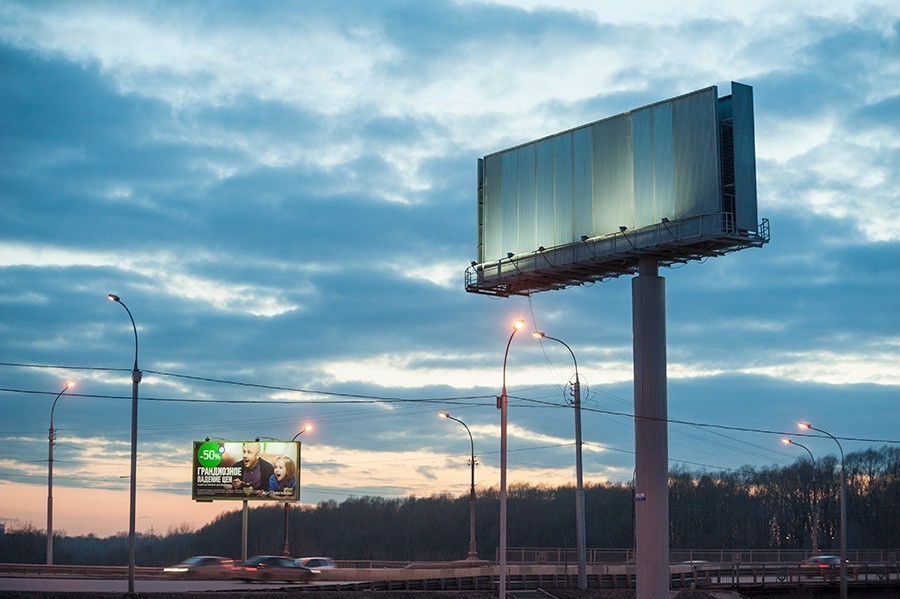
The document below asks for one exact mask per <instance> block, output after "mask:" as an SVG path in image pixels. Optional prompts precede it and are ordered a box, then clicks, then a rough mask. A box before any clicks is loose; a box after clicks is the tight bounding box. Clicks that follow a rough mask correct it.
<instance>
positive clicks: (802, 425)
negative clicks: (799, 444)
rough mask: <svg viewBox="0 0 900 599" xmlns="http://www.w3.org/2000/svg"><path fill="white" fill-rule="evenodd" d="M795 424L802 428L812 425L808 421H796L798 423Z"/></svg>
mask: <svg viewBox="0 0 900 599" xmlns="http://www.w3.org/2000/svg"><path fill="white" fill-rule="evenodd" d="M797 426H799V427H800V428H802V429H803V430H806V429H809V428H812V426H811V425H810V424H809V423H808V422H798V423H797Z"/></svg>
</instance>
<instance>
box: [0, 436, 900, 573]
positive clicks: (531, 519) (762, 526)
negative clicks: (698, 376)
mask: <svg viewBox="0 0 900 599" xmlns="http://www.w3.org/2000/svg"><path fill="white" fill-rule="evenodd" d="M844 464H845V472H846V481H847V491H846V492H847V533H848V534H847V545H848V547H849V548H853V549H891V550H896V549H898V548H900V547H898V540H900V448H897V447H893V446H884V447H882V448H880V449H868V450H865V451H860V452H856V453H850V454H848V455H847V456H846V458H845V462H844ZM814 483H815V485H814ZM814 488H815V492H813V489H814ZM252 505H253V504H251V506H252ZM634 505H635V503H634V495H633V488H632V485H631V483H630V482H629V483H625V484H621V483H603V484H590V485H586V487H585V514H586V518H585V519H586V539H587V546H588V548H630V547H633V543H634V526H633V522H634ZM814 506H815V510H814V509H813V507H814ZM475 510H476V542H477V545H478V552H479V556H480V557H481V558H483V559H494V555H495V552H496V547H497V545H498V543H499V530H500V524H499V490H498V489H497V488H489V489H481V490H480V491H479V492H478V495H477V499H476V507H475ZM507 511H508V526H507V544H508V546H509V547H560V548H561V547H574V545H575V488H574V485H573V486H561V487H551V486H546V485H533V484H514V485H511V486H510V488H509V490H508V503H507ZM816 512H817V513H818V525H817V529H818V538H817V539H816V541H817V544H818V547H819V549H820V551H822V552H836V551H837V548H838V545H839V538H840V537H839V534H840V461H839V460H838V459H836V458H835V457H833V456H827V457H825V458H822V459H820V460H817V461H816V462H812V461H811V460H808V459H800V460H798V461H797V462H795V463H793V464H792V465H789V466H786V467H776V466H772V467H762V468H754V467H751V466H746V467H744V468H741V469H739V470H734V471H721V472H705V471H701V472H692V471H689V470H687V469H674V470H672V471H671V472H670V475H669V532H670V547H671V548H672V549H695V550H702V549H724V550H729V549H803V550H811V549H812V543H813V539H812V531H813V526H814V521H815V518H814V515H815V513H816ZM241 526H242V514H241V512H240V510H237V511H233V512H228V513H224V514H221V515H219V516H218V517H217V518H216V519H215V520H213V521H212V522H210V523H209V524H207V525H205V526H203V527H202V528H200V529H197V530H194V529H192V528H191V527H190V526H189V525H187V524H183V525H181V526H178V527H174V528H172V529H170V530H169V531H168V532H166V533H165V534H158V533H150V534H139V535H138V537H137V539H136V556H137V557H136V561H137V563H138V565H139V566H161V565H168V564H173V563H176V562H178V561H180V560H181V559H183V558H185V557H187V556H190V555H225V556H231V557H239V556H240V555H241ZM283 527H284V510H283V508H282V505H280V504H279V505H271V504H267V505H263V506H259V507H251V509H250V510H249V516H248V555H254V554H280V553H281V550H282V547H283V540H284V536H283V534H284V528H283ZM288 528H289V533H290V536H289V543H290V548H291V550H292V553H293V554H294V555H301V554H302V555H328V556H331V557H334V558H335V559H339V560H340V559H342V560H400V561H443V560H453V559H462V558H464V557H465V556H466V552H467V550H468V543H469V496H468V493H466V494H463V495H460V496H451V495H444V494H441V495H432V496H430V497H414V496H411V497H406V498H403V499H385V498H382V497H368V496H367V497H358V498H351V499H347V500H345V501H343V502H341V503H337V502H335V501H326V502H323V503H320V504H318V505H316V506H305V507H303V508H302V509H301V508H299V507H294V506H291V507H290V509H289V526H288ZM53 544H54V563H57V564H81V565H124V564H126V563H127V562H128V537H127V535H126V534H125V533H119V534H118V535H115V536H111V537H104V538H100V537H96V536H94V535H86V536H72V537H70V536H62V535H59V536H56V537H55V538H54V542H53ZM45 552H46V537H45V532H44V531H43V530H41V529H38V528H36V527H34V526H33V525H24V526H18V527H16V526H8V527H7V528H6V530H5V531H4V532H3V533H2V534H0V562H6V563H44V562H45V561H46V553H45Z"/></svg>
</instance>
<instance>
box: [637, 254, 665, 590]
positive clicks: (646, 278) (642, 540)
mask: <svg viewBox="0 0 900 599" xmlns="http://www.w3.org/2000/svg"><path fill="white" fill-rule="evenodd" d="M639 268H640V270H639V273H638V276H636V277H635V278H634V279H632V281H631V292H632V319H633V323H632V327H633V331H634V350H633V351H634V443H635V491H636V493H635V498H637V497H639V496H640V497H642V498H644V500H643V501H641V502H640V503H636V505H635V516H636V545H637V546H636V548H635V549H636V558H637V559H636V568H637V570H636V573H637V594H636V599H654V598H656V597H665V596H667V594H668V592H669V488H668V463H669V455H668V453H669V452H668V431H667V421H666V419H667V406H666V403H667V397H666V309H665V293H666V289H665V279H664V278H662V277H660V276H659V265H658V264H657V262H656V261H655V260H654V259H653V258H643V259H641V261H640V266H639Z"/></svg>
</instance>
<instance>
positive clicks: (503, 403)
mask: <svg viewBox="0 0 900 599" xmlns="http://www.w3.org/2000/svg"><path fill="white" fill-rule="evenodd" d="M524 327H525V321H524V320H517V321H516V322H515V323H514V324H513V330H512V333H510V335H509V341H507V342H506V351H505V352H504V353H503V387H502V388H501V390H500V397H499V398H497V399H498V405H497V407H498V408H499V409H500V567H499V575H500V593H499V595H500V599H506V415H507V414H506V413H507V411H508V409H507V408H508V406H507V404H508V401H507V399H508V398H507V395H506V360H507V358H508V357H509V346H510V345H511V344H512V340H513V337H515V335H516V333H518V332H519V331H520V330H522V329H523V328H524Z"/></svg>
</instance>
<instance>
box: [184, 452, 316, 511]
mask: <svg viewBox="0 0 900 599" xmlns="http://www.w3.org/2000/svg"><path fill="white" fill-rule="evenodd" d="M192 472H193V474H192V476H191V498H192V499H195V500H197V501H212V500H214V499H241V500H244V499H247V500H258V501H297V500H298V499H299V498H300V443H298V442H296V441H209V440H207V441H195V442H194V451H193V469H192Z"/></svg>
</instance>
